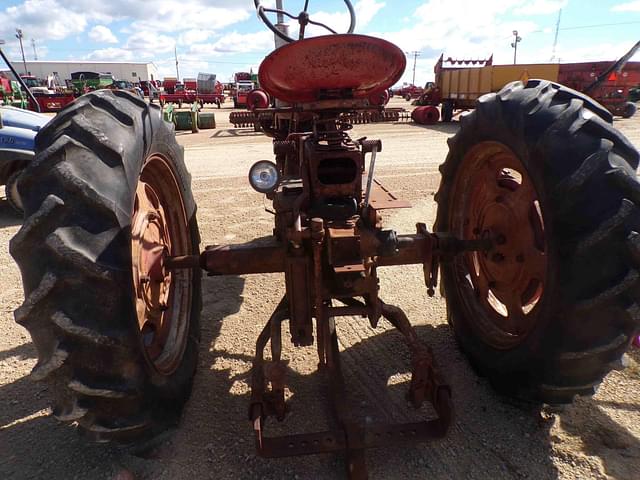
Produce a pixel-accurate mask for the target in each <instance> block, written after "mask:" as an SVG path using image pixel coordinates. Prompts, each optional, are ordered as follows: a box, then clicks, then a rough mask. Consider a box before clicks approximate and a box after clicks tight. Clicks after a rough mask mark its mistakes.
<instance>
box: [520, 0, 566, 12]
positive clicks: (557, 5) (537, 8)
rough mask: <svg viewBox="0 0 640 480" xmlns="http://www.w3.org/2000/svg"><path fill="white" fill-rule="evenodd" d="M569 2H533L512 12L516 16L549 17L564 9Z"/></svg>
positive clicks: (548, 0) (552, 0) (541, 0)
mask: <svg viewBox="0 0 640 480" xmlns="http://www.w3.org/2000/svg"><path fill="white" fill-rule="evenodd" d="M568 3H569V0H533V1H531V2H527V3H525V4H524V5H522V6H521V7H518V8H516V9H515V10H514V12H515V13H516V14H518V15H549V14H551V13H556V12H557V11H558V10H560V9H561V8H564V7H566V6H567V4H568Z"/></svg>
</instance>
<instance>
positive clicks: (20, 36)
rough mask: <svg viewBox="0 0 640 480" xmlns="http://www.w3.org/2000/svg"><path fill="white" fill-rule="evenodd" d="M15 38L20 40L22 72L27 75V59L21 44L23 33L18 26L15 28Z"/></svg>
mask: <svg viewBox="0 0 640 480" xmlns="http://www.w3.org/2000/svg"><path fill="white" fill-rule="evenodd" d="M16 38H17V39H18V40H19V41H20V51H21V52H22V66H23V67H24V74H25V75H28V74H29V72H27V61H26V60H25V58H24V47H23V46H22V39H23V38H24V35H23V34H22V30H21V29H19V28H16Z"/></svg>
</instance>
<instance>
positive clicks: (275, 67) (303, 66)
mask: <svg viewBox="0 0 640 480" xmlns="http://www.w3.org/2000/svg"><path fill="white" fill-rule="evenodd" d="M405 66H406V58H405V56H404V53H403V52H402V50H400V49H399V48H398V47H397V46H395V45H394V44H392V43H390V42H387V41H386V40H382V39H379V38H374V37H369V36H366V35H327V36H322V37H314V38H308V39H305V40H301V41H299V42H295V43H291V44H289V45H285V46H283V47H281V48H279V49H277V50H276V51H274V52H273V53H271V54H270V55H269V56H268V57H267V58H266V59H265V60H264V61H263V62H262V64H261V65H260V74H259V78H260V85H261V87H262V88H264V89H265V90H266V91H267V92H269V93H270V94H271V95H273V96H274V97H276V98H278V99H280V100H284V101H286V102H291V103H300V102H313V101H316V100H319V99H321V98H323V96H325V95H328V96H331V95H335V94H336V92H337V91H341V92H343V93H344V92H350V93H349V94H348V95H343V96H351V97H353V98H367V97H369V96H370V95H373V94H375V93H377V92H382V91H384V90H387V89H388V88H389V87H390V86H391V85H393V84H394V83H396V82H397V81H398V80H399V79H400V78H401V77H402V73H403V72H404V68H405Z"/></svg>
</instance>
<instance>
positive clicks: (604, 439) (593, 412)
mask: <svg viewBox="0 0 640 480" xmlns="http://www.w3.org/2000/svg"><path fill="white" fill-rule="evenodd" d="M628 355H629V356H630V357H631V358H632V359H633V360H634V361H635V365H634V366H633V367H630V368H628V369H627V370H626V371H625V375H630V376H632V377H635V378H640V368H639V367H638V364H640V349H638V348H633V347H632V348H631V349H630V350H629V352H628ZM607 409H614V410H617V411H618V412H619V415H625V414H626V413H627V412H632V413H633V412H635V413H637V412H640V393H639V394H637V395H636V401H635V402H632V403H629V402H618V401H612V400H609V401H607V400H599V399H598V398H597V395H596V397H595V398H579V399H578V400H577V401H576V402H575V403H574V404H573V405H569V406H568V407H566V408H565V410H564V411H563V412H562V413H560V414H559V415H558V416H559V418H560V422H561V425H562V427H563V428H564V429H565V430H566V431H567V432H568V433H569V434H571V435H574V436H576V437H578V438H580V439H581V441H582V444H583V451H584V453H585V454H587V455H592V456H596V457H598V458H599V459H600V461H601V463H602V466H603V468H604V471H605V472H606V473H607V475H609V476H610V477H612V478H638V465H640V440H638V437H636V436H634V435H633V434H631V433H630V432H629V431H628V430H627V429H626V428H624V427H623V426H621V425H620V424H618V423H617V422H616V421H615V417H612V416H611V415H610V413H609V412H607V411H606V410H607Z"/></svg>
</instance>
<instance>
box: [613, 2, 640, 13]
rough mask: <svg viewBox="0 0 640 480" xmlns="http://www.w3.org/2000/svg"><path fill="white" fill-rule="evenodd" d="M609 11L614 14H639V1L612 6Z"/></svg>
mask: <svg viewBox="0 0 640 480" xmlns="http://www.w3.org/2000/svg"><path fill="white" fill-rule="evenodd" d="M611 10H613V11H614V12H640V0H635V1H633V2H625V3H620V4H618V5H614V6H613V7H612V8H611Z"/></svg>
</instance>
